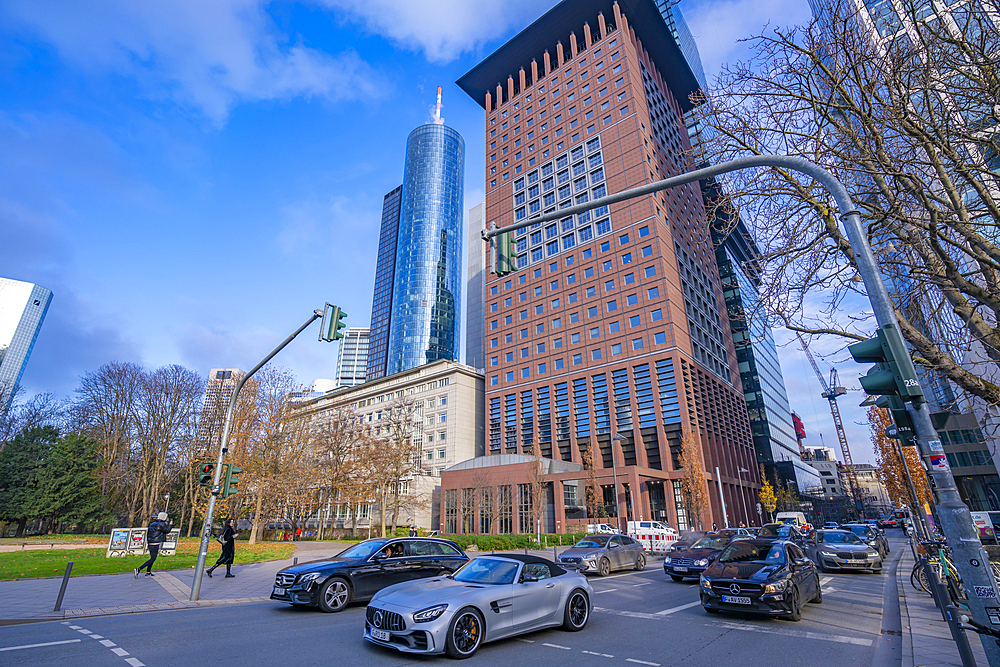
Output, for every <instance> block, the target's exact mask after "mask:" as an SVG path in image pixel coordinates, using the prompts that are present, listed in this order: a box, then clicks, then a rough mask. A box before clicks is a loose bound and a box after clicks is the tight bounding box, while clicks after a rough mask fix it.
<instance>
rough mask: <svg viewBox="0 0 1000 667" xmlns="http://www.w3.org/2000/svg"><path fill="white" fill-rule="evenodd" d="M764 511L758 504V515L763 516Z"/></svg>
mask: <svg viewBox="0 0 1000 667" xmlns="http://www.w3.org/2000/svg"><path fill="white" fill-rule="evenodd" d="M763 510H764V508H763V507H761V505H760V503H757V514H758V515H761V514H763V513H764V512H763Z"/></svg>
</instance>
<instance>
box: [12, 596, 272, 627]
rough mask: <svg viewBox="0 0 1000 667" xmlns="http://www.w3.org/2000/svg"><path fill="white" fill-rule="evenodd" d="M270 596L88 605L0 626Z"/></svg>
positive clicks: (249, 600)
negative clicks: (114, 605)
mask: <svg viewBox="0 0 1000 667" xmlns="http://www.w3.org/2000/svg"><path fill="white" fill-rule="evenodd" d="M270 599H271V598H270V597H265V596H261V597H255V598H230V599H228V600H198V601H197V602H191V601H190V600H183V601H182V600H178V601H176V602H156V603H152V604H132V605H122V606H118V607H88V608H85V609H66V610H63V611H55V612H50V613H48V614H46V615H44V616H39V617H36V618H0V626H4V625H21V624H24V623H44V622H45V621H58V620H63V619H67V618H70V619H72V618H90V617H93V616H117V615H120V614H136V613H141V612H146V611H171V610H177V609H197V608H199V607H215V606H222V605H233V604H252V603H255V602H266V601H269V600H270Z"/></svg>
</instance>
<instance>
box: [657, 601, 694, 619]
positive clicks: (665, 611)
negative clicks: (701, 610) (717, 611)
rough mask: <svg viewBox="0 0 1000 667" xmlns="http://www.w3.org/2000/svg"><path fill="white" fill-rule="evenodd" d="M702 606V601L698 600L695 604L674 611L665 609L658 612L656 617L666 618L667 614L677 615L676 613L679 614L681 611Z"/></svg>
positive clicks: (675, 608)
mask: <svg viewBox="0 0 1000 667" xmlns="http://www.w3.org/2000/svg"><path fill="white" fill-rule="evenodd" d="M700 604H701V601H700V600H696V601H695V602H689V603H687V604H682V605H681V606H679V607H674V608H672V609H664V610H663V611H658V612H656V615H657V616H666V615H667V614H675V613H677V612H679V611H684V610H685V609H690V608H691V607H697V606H698V605H700Z"/></svg>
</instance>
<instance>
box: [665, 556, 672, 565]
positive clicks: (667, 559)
mask: <svg viewBox="0 0 1000 667" xmlns="http://www.w3.org/2000/svg"><path fill="white" fill-rule="evenodd" d="M663 562H664V563H667V564H668V565H669V564H670V562H671V560H670V556H667V557H666V558H664V559H663Z"/></svg>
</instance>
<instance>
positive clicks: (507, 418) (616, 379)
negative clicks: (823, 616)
mask: <svg viewBox="0 0 1000 667" xmlns="http://www.w3.org/2000/svg"><path fill="white" fill-rule="evenodd" d="M458 83H459V85H460V86H461V87H462V88H463V90H465V91H466V92H467V93H468V94H469V95H470V96H471V97H472V98H473V99H474V100H475V101H476V102H477V103H479V104H480V105H481V106H482V107H483V108H484V110H485V111H486V149H487V150H486V156H487V163H486V184H487V188H486V191H487V195H486V224H487V225H488V226H492V224H493V223H497V224H498V225H499V226H500V227H501V228H502V227H504V226H508V225H510V224H512V223H514V222H519V221H521V220H525V219H528V218H529V217H530V216H532V215H535V214H538V213H542V212H548V211H553V210H557V208H562V207H566V206H569V205H571V204H580V203H585V202H587V201H590V200H592V199H596V198H598V197H602V196H604V195H606V194H607V193H608V192H618V191H621V190H625V189H627V188H632V187H636V186H639V185H642V184H646V183H650V182H652V181H657V180H661V179H663V178H667V177H669V176H672V175H675V174H678V173H681V172H684V171H688V170H689V169H690V168H691V165H690V163H689V158H688V155H689V154H690V150H691V145H690V141H689V139H688V135H687V132H686V131H685V128H684V123H683V120H682V116H683V114H684V113H685V112H686V111H687V110H689V109H690V108H691V102H690V100H689V95H690V94H691V93H692V92H694V91H696V90H698V88H699V84H698V81H697V79H696V78H695V76H694V75H693V74H692V72H691V69H690V67H688V65H687V64H686V62H685V60H684V57H683V55H682V54H681V52H680V50H679V48H678V47H677V44H676V43H675V42H674V40H673V38H672V36H671V35H670V33H669V32H668V30H667V28H666V25H665V23H664V21H663V20H662V18H661V17H660V15H659V13H658V12H657V9H656V7H655V5H653V3H652V1H651V0H622V1H620V2H617V3H615V2H611V1H610V0H566V1H564V2H561V3H559V4H558V5H557V6H556V7H554V8H553V9H552V10H550V11H549V12H548V13H546V14H545V15H544V16H542V17H541V18H540V19H538V20H537V21H535V22H534V23H533V24H532V25H531V26H529V27H527V28H526V29H525V30H523V31H522V32H521V33H520V34H518V35H517V36H516V37H514V38H513V39H512V40H511V41H510V42H508V43H507V44H505V45H503V46H502V47H500V49H498V50H497V51H496V52H495V53H494V54H493V55H491V56H489V57H488V58H487V59H486V60H484V61H483V62H481V63H480V64H479V65H477V66H476V67H475V68H473V69H472V70H471V71H470V72H469V73H467V74H466V75H465V76H463V77H462V78H461V79H460V80H459V82H458ZM704 216H705V210H704V206H703V203H702V198H701V193H700V190H699V188H698V185H697V183H694V184H689V185H687V186H684V187H679V188H674V189H671V190H667V191H664V192H662V193H658V194H655V195H650V196H646V197H643V198H638V199H633V200H630V201H628V202H623V203H621V204H618V205H615V206H614V207H613V208H612V209H611V210H609V209H608V207H599V208H595V209H592V210H591V211H589V212H586V213H583V214H581V215H578V216H568V217H566V218H564V219H562V220H559V221H557V222H553V223H546V225H545V226H544V228H543V227H541V226H539V227H537V228H531V229H527V230H523V231H522V232H520V233H518V234H517V236H516V239H517V247H518V250H519V251H521V252H523V255H522V256H521V257H520V258H519V261H518V271H517V272H516V273H513V274H510V275H507V276H504V277H502V278H498V277H496V276H495V275H492V274H488V275H487V276H486V296H485V303H484V307H485V311H486V318H485V324H486V332H485V345H486V350H485V356H486V401H487V405H486V411H487V424H488V429H487V443H486V445H487V451H488V453H490V454H506V453H518V454H531V453H533V452H536V451H537V452H538V453H539V454H540V455H541V456H543V457H545V458H550V459H555V460H557V461H566V462H573V463H577V464H579V463H581V462H585V461H586V460H587V458H592V460H593V462H594V467H595V475H596V477H597V481H598V483H599V484H600V485H601V486H602V488H603V491H602V493H603V494H604V495H603V499H604V504H605V506H606V507H607V509H608V510H609V511H611V512H614V511H616V508H617V507H618V505H619V504H618V502H617V500H618V498H617V497H616V495H619V496H620V494H621V489H620V487H618V489H617V490H618V494H616V485H614V480H613V478H612V468H613V466H614V467H617V470H618V477H619V478H620V479H623V481H624V482H625V499H626V502H624V503H622V506H623V507H624V508H627V510H626V511H628V512H630V513H631V514H632V515H633V516H643V517H651V518H655V519H660V518H663V519H666V520H669V521H670V522H671V523H674V525H677V526H680V527H682V528H687V527H688V526H691V525H695V524H697V523H698V522H699V521H698V520H697V518H696V517H688V516H687V513H686V509H685V505H684V500H683V497H682V494H681V484H680V478H681V477H682V475H683V471H682V470H681V469H680V462H679V458H678V457H679V453H680V450H681V442H682V436H690V438H691V439H693V440H694V441H695V442H696V443H698V444H700V445H701V458H702V464H703V466H704V467H705V470H706V472H707V474H708V479H709V480H710V482H709V496H710V503H711V508H710V510H709V511H707V512H706V513H705V514H704V515H703V516H702V517H701V521H700V522H701V524H702V525H704V524H705V522H706V520H707V523H708V524H711V522H712V520H713V519H714V520H715V521H716V522H717V523H719V524H724V523H725V522H726V519H727V518H728V519H729V520H730V521H736V520H738V521H748V520H750V518H749V516H747V514H748V512H747V510H746V507H748V506H753V503H754V502H755V501H756V491H755V487H756V480H757V475H756V472H755V471H756V457H755V454H754V449H753V443H752V439H751V432H750V424H749V420H748V418H747V411H746V402H745V401H744V399H743V394H742V390H741V388H740V386H739V382H738V378H739V375H738V374H736V373H734V370H735V365H736V352H735V348H734V346H733V341H732V335H731V333H730V327H729V322H728V319H725V318H720V317H719V313H725V308H726V306H725V302H724V300H723V295H722V289H721V284H720V279H719V274H718V268H717V266H716V263H715V256H714V249H713V247H712V243H711V240H710V239H709V238H708V234H705V233H704V232H705V230H704V226H703V224H701V221H702V220H703V219H704ZM716 468H718V471H719V474H718V475H717V474H716ZM494 469H495V468H494ZM741 470H746V471H748V472H747V473H741V472H740V471H741ZM552 482H553V484H554V489H553V498H555V501H554V507H555V508H557V509H556V512H555V513H556V515H557V517H558V515H559V510H558V508H559V507H562V506H563V504H562V501H561V498H562V497H563V489H562V485H563V482H564V480H562V479H554V480H552ZM720 488H721V489H722V494H723V496H724V502H725V509H723V506H722V502H720V497H719V491H718V489H720ZM706 517H707V519H706ZM562 518H565V519H568V518H569V517H568V515H567V516H565V517H562ZM557 520H561V519H557ZM754 520H755V519H754ZM562 525H565V521H564V522H563V524H562Z"/></svg>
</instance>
